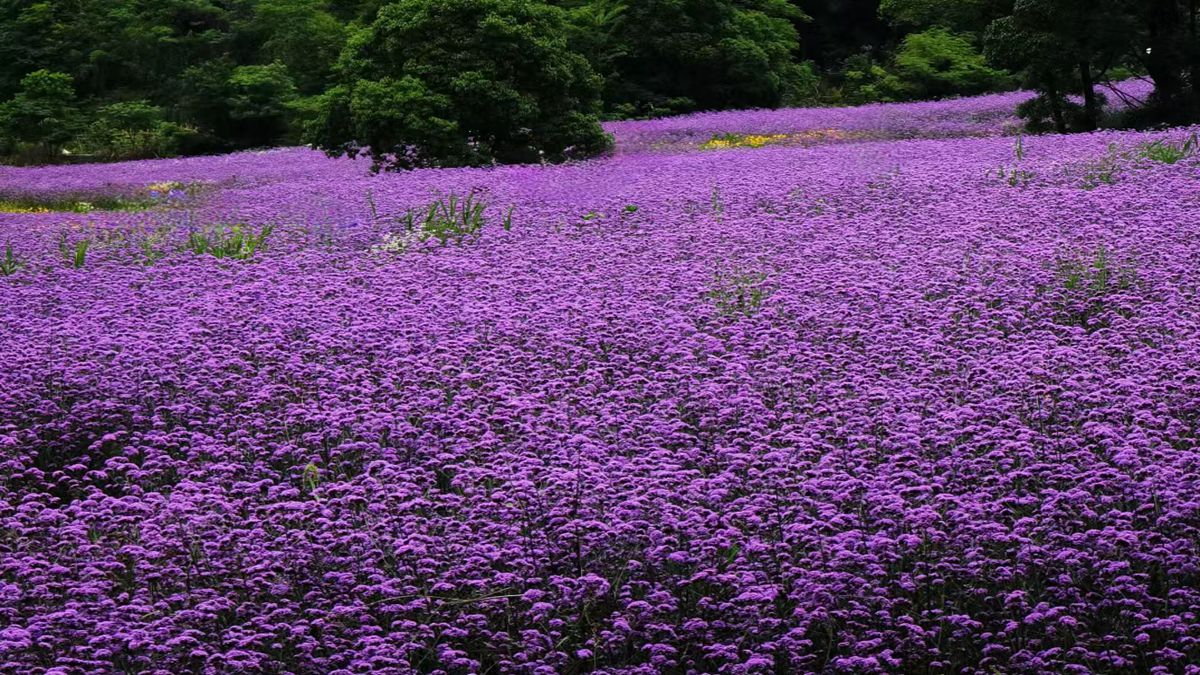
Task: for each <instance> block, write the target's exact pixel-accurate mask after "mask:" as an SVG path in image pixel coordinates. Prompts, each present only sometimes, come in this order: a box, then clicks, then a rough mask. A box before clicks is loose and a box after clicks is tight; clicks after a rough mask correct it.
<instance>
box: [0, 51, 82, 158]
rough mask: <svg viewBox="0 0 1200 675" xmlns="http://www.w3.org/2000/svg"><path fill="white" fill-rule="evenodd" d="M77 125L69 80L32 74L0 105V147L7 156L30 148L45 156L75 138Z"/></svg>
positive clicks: (43, 73)
mask: <svg viewBox="0 0 1200 675" xmlns="http://www.w3.org/2000/svg"><path fill="white" fill-rule="evenodd" d="M78 125H79V108H78V104H77V102H76V100H75V84H74V81H73V79H72V78H71V76H70V75H67V74H65V73H54V72H50V71H48V70H36V71H34V72H32V73H30V74H28V75H26V76H25V77H23V78H21V83H20V90H19V91H18V92H17V93H16V95H14V96H13V97H12V98H11V99H9V100H8V101H6V102H4V103H3V104H0V147H3V149H4V151H5V153H6V154H7V153H12V152H15V151H19V150H20V149H21V146H33V147H35V148H37V149H39V150H41V154H44V155H47V156H49V155H51V154H52V153H53V152H55V151H57V150H59V149H61V148H62V147H63V146H64V145H66V143H67V142H68V141H70V140H71V139H72V138H74V137H75V134H76V133H77V132H78V130H79V127H78Z"/></svg>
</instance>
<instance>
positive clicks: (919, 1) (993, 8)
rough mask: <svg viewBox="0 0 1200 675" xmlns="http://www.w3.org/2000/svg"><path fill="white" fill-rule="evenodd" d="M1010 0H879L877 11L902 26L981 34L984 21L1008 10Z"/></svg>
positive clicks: (986, 21)
mask: <svg viewBox="0 0 1200 675" xmlns="http://www.w3.org/2000/svg"><path fill="white" fill-rule="evenodd" d="M1012 8H1013V0H880V2H879V14H880V16H882V17H883V18H884V19H886V20H887V21H888V22H889V23H890V24H892V25H893V26H895V27H897V28H899V29H902V30H913V29H915V30H924V29H927V28H946V29H948V30H951V31H956V32H963V33H971V34H973V35H976V36H981V35H982V34H983V31H984V30H985V29H986V28H987V26H988V24H989V23H991V22H992V21H994V20H996V19H998V18H1000V17H1002V16H1006V15H1008V14H1010V13H1011V12H1012Z"/></svg>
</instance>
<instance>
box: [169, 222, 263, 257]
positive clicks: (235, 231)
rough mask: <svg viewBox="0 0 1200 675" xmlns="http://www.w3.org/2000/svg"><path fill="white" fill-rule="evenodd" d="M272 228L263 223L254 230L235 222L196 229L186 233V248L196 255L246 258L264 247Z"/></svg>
mask: <svg viewBox="0 0 1200 675" xmlns="http://www.w3.org/2000/svg"><path fill="white" fill-rule="evenodd" d="M274 229H275V228H274V226H273V225H263V226H262V227H261V228H259V229H257V230H255V229H254V228H252V227H250V226H249V225H246V224H244V223H237V224H234V225H230V226H227V227H226V226H216V227H211V228H208V229H204V230H196V231H194V232H192V233H191V234H189V235H188V239H187V244H186V248H187V249H188V250H190V251H191V252H192V253H194V254H196V255H211V256H213V257H214V258H221V259H224V258H229V259H232V260H247V259H249V258H253V257H254V256H255V254H257V253H258V252H259V251H262V250H264V249H266V247H267V238H268V237H270V236H271V233H272V232H273V231H274Z"/></svg>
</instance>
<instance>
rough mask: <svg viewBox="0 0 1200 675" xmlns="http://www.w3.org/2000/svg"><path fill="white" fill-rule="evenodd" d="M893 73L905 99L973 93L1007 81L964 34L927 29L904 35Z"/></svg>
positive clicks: (1000, 85)
mask: <svg viewBox="0 0 1200 675" xmlns="http://www.w3.org/2000/svg"><path fill="white" fill-rule="evenodd" d="M894 72H895V73H896V76H897V78H898V79H899V80H900V86H901V88H902V91H903V92H904V93H905V94H906V97H907V98H913V99H926V98H941V97H944V96H951V95H973V94H979V93H982V92H985V91H989V90H993V89H1002V88H1004V87H1005V86H1006V85H1007V84H1008V80H1009V78H1008V75H1007V74H1006V73H1004V72H1002V71H999V70H995V69H993V68H989V67H988V65H987V63H986V62H985V60H984V58H983V54H981V53H980V52H979V50H977V49H976V48H975V46H974V45H973V44H971V42H970V40H969V39H967V38H966V37H965V36H962V35H956V34H954V33H951V32H950V31H948V30H946V29H944V28H931V29H929V30H926V31H922V32H920V33H912V34H910V35H907V36H905V38H904V42H903V44H902V45H901V46H900V49H899V50H898V51H897V52H896V56H895V65H894Z"/></svg>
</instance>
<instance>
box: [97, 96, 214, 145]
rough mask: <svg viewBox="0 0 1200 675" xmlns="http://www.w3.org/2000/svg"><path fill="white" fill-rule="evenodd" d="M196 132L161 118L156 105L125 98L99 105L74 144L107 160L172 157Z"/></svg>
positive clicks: (159, 109) (161, 114)
mask: <svg viewBox="0 0 1200 675" xmlns="http://www.w3.org/2000/svg"><path fill="white" fill-rule="evenodd" d="M195 134H196V132H195V130H194V129H189V128H187V127H183V126H180V125H178V124H175V123H173V122H168V121H166V120H165V119H163V113H162V109H161V108H159V107H158V106H154V105H150V104H149V103H148V102H146V101H127V102H122V103H112V104H109V105H106V106H103V107H101V108H99V109H98V110H97V111H96V114H95V118H94V119H93V121H92V123H91V124H90V125H88V127H87V129H86V131H85V132H84V133H83V134H82V135H81V137H80V139H79V142H78V144H77V148H78V150H79V152H81V153H83V154H87V155H95V156H97V157H101V158H103V159H109V160H126V159H148V158H152V157H171V156H174V155H176V154H178V153H179V149H180V147H181V145H184V144H186V143H187V142H188V137H189V136H193V135H195Z"/></svg>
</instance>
